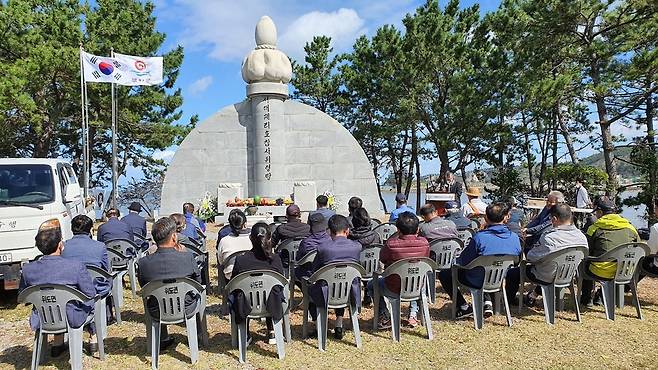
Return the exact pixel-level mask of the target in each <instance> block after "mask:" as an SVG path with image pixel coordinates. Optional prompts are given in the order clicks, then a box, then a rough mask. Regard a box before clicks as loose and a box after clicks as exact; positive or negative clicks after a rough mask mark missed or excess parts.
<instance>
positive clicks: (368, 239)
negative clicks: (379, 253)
mask: <svg viewBox="0 0 658 370" xmlns="http://www.w3.org/2000/svg"><path fill="white" fill-rule="evenodd" d="M348 238H349V239H351V240H355V241H357V242H359V244H361V246H363V247H367V246H369V245H372V244H375V243H378V242H379V236H378V235H377V234H375V233H374V232H373V231H372V222H371V220H370V215H369V214H368V211H366V209H365V208H357V209H355V210H354V211H352V227H350V235H349V236H348Z"/></svg>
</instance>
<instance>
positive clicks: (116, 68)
mask: <svg viewBox="0 0 658 370" xmlns="http://www.w3.org/2000/svg"><path fill="white" fill-rule="evenodd" d="M81 58H82V66H83V69H84V78H85V82H109V83H120V82H121V80H122V78H123V75H124V71H123V70H124V69H126V67H125V66H124V65H123V64H122V63H121V62H119V61H118V60H116V59H114V58H108V57H99V56H97V55H93V54H89V53H85V52H82V53H81Z"/></svg>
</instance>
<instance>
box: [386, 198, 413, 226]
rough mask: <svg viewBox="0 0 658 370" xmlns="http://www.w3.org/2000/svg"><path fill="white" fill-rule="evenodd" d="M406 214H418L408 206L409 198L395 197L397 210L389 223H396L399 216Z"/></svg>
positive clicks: (393, 211) (392, 212)
mask: <svg viewBox="0 0 658 370" xmlns="http://www.w3.org/2000/svg"><path fill="white" fill-rule="evenodd" d="M405 212H411V213H413V214H416V211H415V210H414V209H413V208H411V207H409V206H408V205H407V196H406V195H404V194H398V195H396V196H395V209H394V210H392V211H391V217H390V218H389V220H388V222H395V220H397V219H398V216H400V215H401V214H403V213H405Z"/></svg>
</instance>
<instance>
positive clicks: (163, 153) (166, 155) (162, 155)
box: [153, 149, 176, 163]
mask: <svg viewBox="0 0 658 370" xmlns="http://www.w3.org/2000/svg"><path fill="white" fill-rule="evenodd" d="M174 154H176V151H175V150H170V149H167V150H158V151H156V152H154V153H153V158H155V159H162V160H164V161H165V162H167V163H169V162H170V161H171V159H172V158H174Z"/></svg>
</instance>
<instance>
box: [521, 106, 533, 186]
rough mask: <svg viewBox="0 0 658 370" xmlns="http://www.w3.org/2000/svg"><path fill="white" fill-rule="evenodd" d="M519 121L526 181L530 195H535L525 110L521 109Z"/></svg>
mask: <svg viewBox="0 0 658 370" xmlns="http://www.w3.org/2000/svg"><path fill="white" fill-rule="evenodd" d="M521 121H522V122H523V138H524V141H525V142H524V149H525V155H526V162H527V164H528V181H529V182H530V195H532V196H535V184H534V168H535V163H534V160H533V159H532V147H531V146H530V132H529V130H528V122H527V121H526V116H525V111H521Z"/></svg>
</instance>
